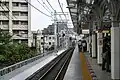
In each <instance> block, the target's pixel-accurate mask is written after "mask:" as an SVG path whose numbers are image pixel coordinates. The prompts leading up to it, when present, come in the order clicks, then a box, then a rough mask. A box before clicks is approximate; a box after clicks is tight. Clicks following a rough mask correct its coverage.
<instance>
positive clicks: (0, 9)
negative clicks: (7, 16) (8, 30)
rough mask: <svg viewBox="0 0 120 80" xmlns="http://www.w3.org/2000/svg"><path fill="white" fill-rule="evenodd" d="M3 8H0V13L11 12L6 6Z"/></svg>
mask: <svg viewBox="0 0 120 80" xmlns="http://www.w3.org/2000/svg"><path fill="white" fill-rule="evenodd" d="M2 7H3V8H2ZM2 7H0V11H9V10H8V9H7V7H6V6H2Z"/></svg>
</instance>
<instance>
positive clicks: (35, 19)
mask: <svg viewBox="0 0 120 80" xmlns="http://www.w3.org/2000/svg"><path fill="white" fill-rule="evenodd" d="M39 1H40V2H41V3H42V1H44V2H45V4H46V5H47V6H48V7H49V8H50V6H49V5H48V3H47V1H46V0H39ZM48 1H49V2H50V4H51V5H52V6H53V8H54V9H55V10H56V11H57V12H61V9H60V7H59V4H58V0H48ZM60 2H61V3H62V4H63V10H64V12H69V10H68V9H67V8H66V7H67V3H66V0H60ZM31 4H33V5H34V6H35V7H37V8H39V9H40V10H41V11H43V12H44V13H46V14H48V15H50V13H49V12H47V10H45V8H44V7H43V6H41V5H40V4H39V3H38V2H37V0H31ZM42 4H43V3H42ZM50 9H51V8H50ZM51 11H52V12H53V10H52V9H51ZM31 16H32V17H31V29H32V30H38V29H40V30H43V28H46V27H48V25H50V24H52V23H53V21H52V18H50V17H47V16H45V15H44V14H42V13H40V12H38V11H37V10H36V9H34V8H31ZM62 18H65V17H64V16H62ZM68 18H70V17H68ZM58 19H60V17H59V16H58ZM69 23H71V22H70V21H69ZM70 25H71V24H70Z"/></svg>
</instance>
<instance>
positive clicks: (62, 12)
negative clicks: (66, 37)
mask: <svg viewBox="0 0 120 80" xmlns="http://www.w3.org/2000/svg"><path fill="white" fill-rule="evenodd" d="M58 3H59V6H60V8H61V11H62V13H63V14H64V11H63V8H62V6H61V4H60V1H59V0H58ZM64 16H65V18H66V20H67V17H66V15H65V14H64Z"/></svg>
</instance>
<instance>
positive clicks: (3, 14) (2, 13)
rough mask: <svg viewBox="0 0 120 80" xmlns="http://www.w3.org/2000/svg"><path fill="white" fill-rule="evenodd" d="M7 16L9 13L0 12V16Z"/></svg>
mask: <svg viewBox="0 0 120 80" xmlns="http://www.w3.org/2000/svg"><path fill="white" fill-rule="evenodd" d="M8 15H9V12H7V11H4V12H3V11H1V12H0V16H8Z"/></svg>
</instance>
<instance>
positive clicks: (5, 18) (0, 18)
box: [0, 16, 9, 20]
mask: <svg viewBox="0 0 120 80" xmlns="http://www.w3.org/2000/svg"><path fill="white" fill-rule="evenodd" d="M8 18H9V16H8ZM8 18H7V16H0V20H8Z"/></svg>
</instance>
